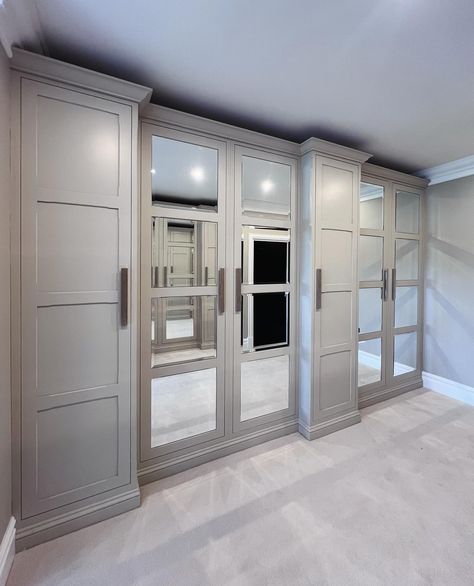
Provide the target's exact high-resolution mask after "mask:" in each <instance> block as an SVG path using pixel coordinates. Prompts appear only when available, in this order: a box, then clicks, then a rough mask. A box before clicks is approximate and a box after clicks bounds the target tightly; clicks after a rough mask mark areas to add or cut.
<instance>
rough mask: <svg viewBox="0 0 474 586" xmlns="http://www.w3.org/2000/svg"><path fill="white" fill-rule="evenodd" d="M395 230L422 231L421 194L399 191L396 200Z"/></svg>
mask: <svg viewBox="0 0 474 586" xmlns="http://www.w3.org/2000/svg"><path fill="white" fill-rule="evenodd" d="M395 230H396V231H397V232H405V233H407V234H419V232H420V196H419V195H418V194H416V193H410V192H408V191H397V193H396V200H395Z"/></svg>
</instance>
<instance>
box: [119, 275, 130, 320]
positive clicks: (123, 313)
mask: <svg viewBox="0 0 474 586" xmlns="http://www.w3.org/2000/svg"><path fill="white" fill-rule="evenodd" d="M120 323H121V324H122V327H125V326H127V325H128V269H127V268H125V267H124V268H121V269H120Z"/></svg>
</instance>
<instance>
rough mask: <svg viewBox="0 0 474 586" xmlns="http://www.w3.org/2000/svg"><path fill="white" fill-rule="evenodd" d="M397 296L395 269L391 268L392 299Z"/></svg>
mask: <svg viewBox="0 0 474 586" xmlns="http://www.w3.org/2000/svg"><path fill="white" fill-rule="evenodd" d="M396 296H397V269H392V301H395V297H396Z"/></svg>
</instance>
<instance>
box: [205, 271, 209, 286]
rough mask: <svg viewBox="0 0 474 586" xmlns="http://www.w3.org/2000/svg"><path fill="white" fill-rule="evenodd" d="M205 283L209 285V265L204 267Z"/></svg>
mask: <svg viewBox="0 0 474 586" xmlns="http://www.w3.org/2000/svg"><path fill="white" fill-rule="evenodd" d="M204 284H205V285H206V286H207V285H209V267H204Z"/></svg>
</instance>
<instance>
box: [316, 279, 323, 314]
mask: <svg viewBox="0 0 474 586" xmlns="http://www.w3.org/2000/svg"><path fill="white" fill-rule="evenodd" d="M322 286H323V277H322V271H321V269H316V311H317V310H318V309H321V298H322Z"/></svg>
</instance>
